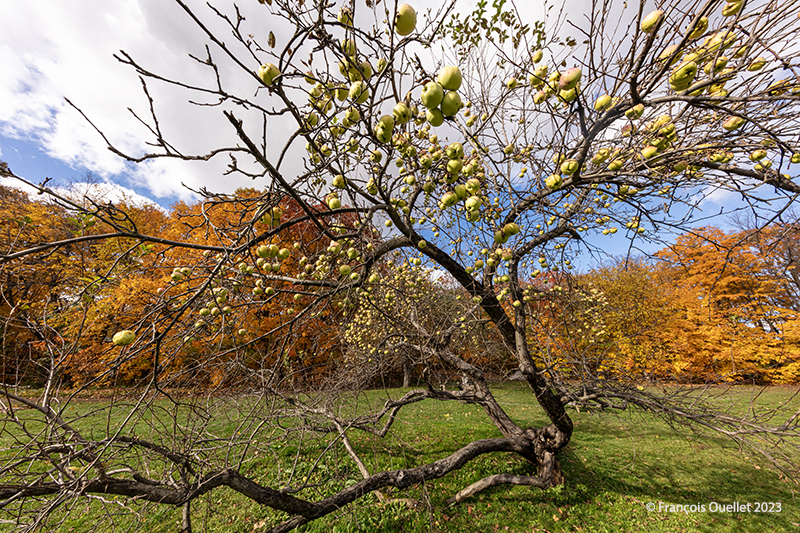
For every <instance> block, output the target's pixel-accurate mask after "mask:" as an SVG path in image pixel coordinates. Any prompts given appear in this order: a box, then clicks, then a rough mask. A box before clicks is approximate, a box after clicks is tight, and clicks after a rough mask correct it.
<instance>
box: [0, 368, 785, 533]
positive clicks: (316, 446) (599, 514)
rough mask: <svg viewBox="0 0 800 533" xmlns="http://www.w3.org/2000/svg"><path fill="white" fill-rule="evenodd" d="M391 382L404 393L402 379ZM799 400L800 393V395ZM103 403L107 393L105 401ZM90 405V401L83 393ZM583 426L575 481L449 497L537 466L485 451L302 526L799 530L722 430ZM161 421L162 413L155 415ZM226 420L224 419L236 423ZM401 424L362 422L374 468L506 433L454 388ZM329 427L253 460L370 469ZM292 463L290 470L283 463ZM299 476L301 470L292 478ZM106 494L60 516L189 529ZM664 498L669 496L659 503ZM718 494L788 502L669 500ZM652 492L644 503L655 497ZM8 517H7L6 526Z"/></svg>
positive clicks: (263, 471) (515, 401) (329, 531)
mask: <svg viewBox="0 0 800 533" xmlns="http://www.w3.org/2000/svg"><path fill="white" fill-rule="evenodd" d="M754 390H755V389H752V388H745V387H739V388H736V389H734V390H732V391H729V392H728V393H727V394H726V396H725V398H726V399H727V400H728V401H732V402H733V403H734V406H735V407H737V408H738V409H741V410H744V409H745V407H746V406H747V405H748V404H749V402H750V401H751V400H752V398H753V391H754ZM794 391H795V389H791V388H781V387H772V388H770V389H768V390H767V391H766V392H765V393H763V394H762V395H761V396H760V397H758V400H757V401H758V402H759V405H762V406H768V405H778V404H780V403H781V402H783V401H785V400H786V399H787V398H790V397H791V394H792V393H793V392H794ZM390 393H391V394H392V395H394V396H398V395H400V394H402V393H403V391H401V390H393V391H390ZM384 394H385V393H383V392H378V391H372V392H370V393H369V394H368V395H366V396H362V397H361V399H362V400H361V401H369V402H370V403H372V404H373V405H377V404H379V403H380V398H381V397H382V395H384ZM496 394H497V397H498V399H499V401H500V402H501V403H502V404H503V406H504V407H505V408H506V409H507V411H508V412H509V414H510V415H511V416H512V417H513V418H514V419H515V420H516V421H517V422H518V423H520V424H521V425H537V424H542V423H544V422H545V419H544V417H543V416H542V414H541V411H540V409H539V408H538V406H537V405H535V404H532V403H531V398H532V396H531V395H530V393H529V392H528V391H526V390H525V388H524V386H522V385H521V384H506V385H503V386H501V387H497V388H496ZM793 402H794V409H795V410H796V409H797V405H796V404H797V400H796V399H795V400H793ZM95 405H98V404H95ZM80 408H81V409H86V410H87V412H88V411H89V410H91V409H92V403H91V402H88V403H83V404H81V406H80ZM571 414H572V416H573V419H574V421H575V434H574V436H573V439H572V442H571V443H570V444H569V446H568V448H567V449H566V450H565V452H564V453H563V454H562V455H561V460H562V464H563V469H564V475H565V478H566V484H565V485H563V486H560V487H556V488H553V489H550V490H547V491H541V490H539V489H531V488H527V487H503V486H501V487H496V488H493V489H490V490H487V491H485V492H483V493H481V494H479V495H477V496H475V497H473V498H472V499H469V500H467V501H465V502H463V503H462V504H460V505H458V506H455V507H452V508H447V507H446V506H445V502H446V500H447V499H448V498H449V497H451V496H452V495H453V494H455V492H457V491H458V490H460V489H461V488H463V487H465V486H466V485H468V484H470V483H472V482H474V481H477V480H478V479H481V478H482V477H484V476H486V475H490V474H495V473H499V472H508V473H518V474H532V473H533V471H532V470H531V468H530V466H529V465H528V464H527V463H526V462H524V461H523V460H521V459H519V458H517V457H516V456H513V455H509V454H499V453H498V454H491V455H487V456H483V457H481V458H479V459H477V460H475V461H473V462H471V463H470V464H469V465H467V466H466V467H465V468H463V469H462V470H460V471H457V472H453V473H451V474H449V475H448V476H446V477H444V478H442V479H439V480H435V481H432V482H430V483H426V484H424V485H423V486H418V487H415V488H413V489H411V490H409V491H405V492H402V493H400V492H397V493H395V492H393V491H387V495H388V496H389V497H390V498H402V499H403V500H402V501H397V502H390V503H381V502H380V501H378V498H377V497H375V496H374V495H370V496H367V497H365V498H363V499H362V500H359V501H358V502H356V503H354V504H352V505H350V506H348V507H346V508H345V509H343V510H341V511H340V512H338V513H336V514H335V515H332V516H329V517H326V518H323V519H320V520H318V521H316V522H312V523H311V524H308V525H307V526H304V527H303V528H301V529H300V531H307V532H317V533H344V532H361V531H380V532H427V531H443V532H444V531H446V532H461V531H476V532H477V531H479V532H484V531H513V532H526V533H527V532H535V531H541V532H544V531H587V532H604V531H608V532H617V531H652V532H677V531H708V532H712V531H713V532H718V531H722V532H728V531H730V532H734V531H736V532H739V531H754V532H762V531H797V530H798V529H800V511H798V508H800V501H798V495H797V491H798V489H800V486H798V485H797V484H795V483H794V482H793V481H788V480H786V479H784V478H782V477H781V476H780V475H779V473H777V472H776V471H774V470H772V469H770V468H769V465H768V464H767V463H766V462H765V461H764V460H763V459H762V458H760V457H759V456H755V455H753V454H752V453H750V452H748V451H747V450H739V449H738V447H736V446H735V445H734V444H733V443H731V442H730V441H727V440H725V439H722V438H719V437H713V438H710V437H706V436H700V435H695V434H693V433H686V432H685V431H681V432H676V431H675V430H674V429H672V428H671V427H670V426H668V425H667V424H666V423H664V422H663V421H661V420H659V419H657V418H655V417H653V416H652V415H649V414H642V413H635V412H625V413H621V414H613V413H603V414H589V413H583V412H581V413H577V412H574V411H573V412H572V413H571ZM151 423H152V422H151ZM233 427H234V426H232V425H230V424H226V422H225V421H220V422H219V424H218V425H217V426H216V429H217V430H219V431H223V430H225V429H226V428H227V430H229V431H230V430H233ZM394 429H395V431H394V433H393V434H392V436H390V437H387V438H385V439H378V438H377V437H374V436H368V435H355V434H354V435H353V438H352V439H353V445H354V446H355V447H356V449H357V450H358V451H359V453H361V454H362V458H363V460H364V462H365V464H366V465H367V468H369V469H370V471H372V472H377V471H378V470H379V469H387V468H388V469H399V468H410V467H414V466H418V465H422V464H425V463H427V462H430V461H433V460H436V459H438V458H441V457H443V456H444V455H447V454H448V453H450V452H452V450H454V449H455V448H457V447H459V446H462V445H464V444H467V443H468V442H470V441H472V440H474V439H480V438H488V437H497V436H499V434H498V432H497V431H496V429H495V428H494V427H493V426H492V425H491V424H490V423H489V422H488V421H487V419H486V417H485V416H484V415H483V412H482V410H481V409H480V408H478V407H476V406H471V405H461V404H457V403H454V402H432V401H427V402H424V403H421V404H415V405H412V406H408V407H407V408H405V409H404V410H403V411H402V412H401V417H400V419H399V420H398V421H397V423H396V425H395V427H394ZM325 442H326V441H315V442H310V443H306V444H305V445H304V446H302V447H300V446H299V443H298V442H284V443H282V444H281V445H276V446H274V447H272V448H270V452H271V453H270V454H269V455H268V456H259V457H256V458H254V459H253V460H251V461H248V462H247V463H246V464H245V466H244V467H243V469H244V471H245V472H246V473H247V474H249V475H252V476H253V477H255V478H256V479H257V480H258V481H260V482H262V483H265V484H273V486H275V483H277V481H276V480H278V479H279V478H280V480H281V482H286V481H287V478H286V477H285V475H286V472H287V471H288V470H290V468H289V467H290V466H292V465H297V464H298V463H299V465H300V466H299V468H298V474H297V475H301V474H308V475H309V480H308V481H309V483H310V484H311V488H307V489H305V490H304V491H303V492H301V493H300V494H299V496H301V497H305V498H309V499H315V500H316V499H320V498H322V497H324V496H326V495H328V494H330V493H331V492H332V491H333V490H334V489H335V488H336V487H339V488H340V487H342V486H345V485H348V484H350V483H354V482H355V481H357V480H358V479H360V477H359V474H358V473H357V471H356V470H355V468H354V466H353V464H352V461H350V459H349V458H348V457H347V455H346V454H345V453H343V451H342V449H341V447H340V446H337V447H336V448H334V450H333V453H332V454H331V455H329V456H326V458H325V459H324V460H322V461H320V462H319V463H318V464H317V467H316V468H315V469H314V470H313V471H312V470H311V465H312V464H313V463H314V461H316V459H317V457H318V456H319V455H320V452H321V446H322V445H323V444H324V443H325ZM278 467H280V468H282V469H283V470H282V472H283V474H281V475H282V476H284V477H281V475H278V474H276V469H277V468H278ZM295 481H297V480H296V479H295ZM109 500H110V502H105V503H100V502H98V501H89V500H79V501H78V503H77V505H75V507H73V512H72V513H71V514H70V515H69V516H67V517H66V519H65V522H64V523H63V524H62V525H61V526H60V527H59V528H58V529H57V531H59V532H66V531H94V530H95V528H97V530H112V531H127V530H129V529H131V528H133V527H134V526H136V525H140V526H142V528H143V530H146V531H148V532H152V533H161V532H164V533H166V532H174V531H177V530H179V524H180V518H181V510H180V509H172V508H166V507H158V506H155V505H153V504H147V505H141V506H139V507H138V510H139V512H140V515H139V517H135V516H134V515H132V514H129V513H128V514H125V513H124V512H122V511H124V510H123V509H122V508H118V509H116V508H115V506H116V504H115V503H113V502H115V501H117V500H113V499H109ZM659 502H662V505H661V507H662V510H661V511H659V510H658V506H659ZM712 502H718V503H724V504H728V503H734V502H738V503H740V504H747V503H751V504H755V503H757V502H780V504H781V511H780V512H779V513H752V512H751V513H731V512H722V513H712V512H705V513H702V512H698V513H679V512H669V511H665V510H664V505H668V504H673V505H674V504H681V505H692V504H696V505H705V506H706V508H708V507H709V506H710V504H711V503H712ZM648 503H653V504H655V505H656V510H655V511H648V510H647V507H646V505H647V504H648ZM192 516H193V522H194V526H195V531H209V532H223V531H224V532H254V531H261V530H266V529H268V528H269V525H274V524H275V521H276V520H277V519H279V518H280V517H281V515H280V514H279V513H276V512H273V511H271V510H269V509H266V508H262V507H260V506H258V505H256V504H254V503H252V502H250V501H248V500H247V499H245V498H244V497H242V496H241V495H239V494H237V493H235V492H233V491H231V490H228V489H218V490H215V491H213V492H211V493H209V494H207V495H205V496H203V497H201V498H200V499H198V500H197V501H196V502H195V503H194V504H193V506H192ZM0 528H2V526H0Z"/></svg>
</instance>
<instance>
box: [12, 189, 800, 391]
mask: <svg viewBox="0 0 800 533" xmlns="http://www.w3.org/2000/svg"><path fill="white" fill-rule="evenodd" d="M0 193H1V194H0V201H1V202H2V204H1V205H0V209H2V215H3V220H4V224H3V234H2V239H3V246H4V247H5V248H6V249H10V248H12V247H13V246H16V247H19V246H20V243H24V246H26V247H31V246H36V245H37V244H44V243H48V242H57V241H64V240H69V239H73V240H75V242H74V244H70V245H68V246H62V247H58V248H56V249H54V250H53V251H44V252H42V253H40V254H35V255H30V256H27V257H25V258H24V259H23V260H20V261H16V262H10V263H7V264H5V265H3V267H2V298H3V300H2V314H3V317H4V322H3V324H4V327H3V346H4V350H3V361H2V364H3V378H4V379H5V380H6V381H7V382H30V383H36V382H37V381H39V380H41V379H42V378H43V374H42V370H41V369H43V368H45V367H47V366H48V365H49V364H50V362H51V361H52V362H53V363H55V365H56V367H57V368H58V369H59V371H60V373H61V376H62V378H63V379H64V380H66V381H67V382H69V383H72V384H75V385H78V384H87V383H94V384H96V385H99V386H106V385H109V384H112V383H128V384H137V383H138V384H143V383H146V382H147V380H148V379H150V377H151V376H152V374H153V369H154V365H156V364H157V365H158V371H159V373H160V375H161V377H162V378H166V380H167V381H166V382H167V383H168V384H170V385H172V386H180V387H186V386H191V387H216V386H236V385H241V384H243V383H241V382H239V379H240V378H242V379H243V376H245V375H246V374H248V373H247V372H244V370H247V371H252V370H259V371H261V372H265V373H269V374H270V375H271V376H272V377H275V373H277V374H278V375H279V377H280V379H281V382H282V383H284V384H289V385H292V386H300V387H308V386H311V385H313V384H315V383H317V384H319V383H321V382H323V381H325V379H326V378H327V377H329V376H330V375H331V374H332V373H333V372H334V371H337V369H338V372H339V373H340V375H344V374H342V373H343V372H345V371H346V370H347V369H348V368H353V367H355V368H358V369H359V378H358V379H359V380H361V381H364V380H365V379H366V380H367V381H368V382H373V383H378V382H385V380H386V379H389V380H390V381H392V380H394V381H392V382H397V381H396V380H397V379H399V376H403V378H404V379H403V381H404V383H405V384H409V383H410V381H411V379H412V377H413V378H415V379H424V378H425V376H423V375H422V373H423V369H424V368H425V367H426V361H428V362H430V361H429V359H428V358H427V357H426V355H425V354H424V353H419V352H418V351H415V350H412V349H410V348H409V346H412V345H413V342H412V341H413V340H414V339H415V338H416V337H417V336H418V335H419V334H420V333H424V334H426V335H427V334H430V333H431V332H435V331H444V332H451V333H447V334H448V335H452V336H453V339H452V343H451V345H452V346H453V347H454V348H453V349H455V350H457V351H458V352H459V356H460V357H464V358H466V359H467V360H474V361H481V362H482V364H485V365H487V364H488V366H489V367H490V368H494V369H495V373H494V375H495V376H497V377H502V376H508V375H510V373H512V372H513V368H514V365H513V364H512V363H513V362H512V361H510V360H507V358H506V357H504V355H503V354H504V353H505V352H504V349H503V347H502V343H501V342H500V340H499V339H498V338H495V337H493V336H492V335H491V334H490V333H489V332H488V331H487V330H485V328H483V327H482V326H481V319H483V318H484V317H483V316H482V313H481V312H480V311H479V309H478V308H477V306H476V305H475V303H474V302H472V301H471V299H470V298H468V297H467V295H466V293H463V292H462V291H459V290H456V289H454V288H452V287H451V286H449V285H448V284H447V283H446V282H445V281H443V280H434V279H433V277H431V276H432V274H429V278H427V279H425V280H424V285H425V286H424V287H422V286H419V283H421V281H420V280H419V278H416V277H415V276H413V275H410V270H409V268H408V267H409V264H408V263H407V262H405V263H403V264H399V263H398V264H391V263H387V264H385V265H383V266H381V267H380V268H378V269H377V270H376V271H375V274H373V277H375V279H373V280H369V281H371V283H367V285H366V286H365V288H364V289H361V290H359V291H357V292H354V293H352V294H347V293H344V294H342V295H340V296H339V297H338V299H337V300H334V301H332V302H325V303H324V304H323V305H320V306H319V307H315V306H314V305H313V302H314V300H315V298H316V295H315V293H314V291H313V290H310V289H305V290H304V291H297V290H296V288H293V287H292V284H291V282H290V281H282V280H281V279H280V274H281V273H289V274H291V275H292V276H297V275H300V274H301V273H303V274H302V275H303V276H314V275H319V273H320V272H323V271H325V269H326V267H325V257H326V253H327V254H328V255H331V254H334V255H335V254H350V256H351V257H353V258H355V259H357V257H358V251H357V250H354V249H348V248H345V247H339V246H338V245H337V246H334V247H331V245H330V242H329V241H328V240H326V239H325V238H324V237H321V236H320V235H321V234H320V232H319V231H318V228H316V227H314V225H313V224H312V223H311V222H307V223H301V224H297V225H294V226H292V228H291V230H290V231H288V232H282V233H280V238H278V237H277V236H273V237H271V238H270V239H269V240H264V241H263V242H261V243H259V245H258V246H256V247H253V249H250V250H248V251H247V252H246V253H243V254H241V255H240V256H239V257H236V258H234V261H232V262H231V261H227V262H222V261H221V259H222V257H221V256H220V255H219V253H217V252H215V251H214V247H220V246H223V245H226V244H228V243H229V242H230V240H231V239H237V238H239V236H237V235H236V230H235V228H236V227H237V223H242V224H244V223H246V222H247V221H248V220H247V216H251V215H252V214H253V213H255V209H256V208H257V204H258V203H259V200H258V194H257V192H256V191H246V190H245V191H239V192H238V193H237V200H236V201H234V202H229V201H226V202H218V203H216V202H214V201H206V202H198V203H195V204H185V203H178V204H176V205H175V206H174V207H173V209H172V210H171V211H170V212H164V211H162V210H159V209H157V208H154V207H152V206H133V205H127V204H125V203H120V204H118V205H117V206H115V207H114V210H115V211H114V216H115V217H116V218H117V220H118V221H119V222H118V223H119V224H121V225H128V226H129V227H130V229H131V231H133V230H137V231H142V232H147V233H150V234H158V235H160V236H161V237H163V238H164V239H165V240H166V241H170V240H179V239H180V240H183V241H186V242H191V243H193V244H195V245H196V246H197V248H196V249H191V248H182V249H180V250H178V249H176V248H173V247H171V246H169V245H168V244H163V245H162V244H152V243H151V244H142V243H140V242H138V241H136V240H134V239H126V238H123V237H118V236H117V237H114V238H109V239H99V240H93V241H81V240H80V237H82V236H85V235H89V234H91V235H95V236H97V235H102V234H104V233H107V232H109V231H111V229H112V228H109V227H107V224H105V223H98V222H97V221H96V220H94V219H81V218H74V217H72V216H70V214H69V211H68V210H67V209H66V208H65V206H63V205H61V206H60V205H58V203H56V202H52V201H50V202H41V201H36V200H32V199H30V198H29V197H28V196H26V195H25V194H23V193H21V192H18V191H16V190H14V189H10V188H3V189H2V190H0ZM283 208H284V211H285V214H284V217H285V218H284V220H286V219H291V218H293V217H301V216H302V213H301V212H300V211H299V209H298V208H297V206H296V205H294V204H292V203H291V202H287V203H285V204H284V206H283ZM214 228H225V233H223V232H222V231H220V232H219V233H215V232H214V231H212V230H213V229H214ZM231 228H233V229H231ZM116 229H119V228H116ZM210 229H211V230H210ZM375 242H376V243H377V242H378V241H377V240H376V241H375ZM797 245H798V228H797V227H796V226H795V225H787V224H774V225H772V226H769V227H768V228H766V229H764V230H761V231H758V232H756V231H737V232H730V233H726V232H724V231H722V230H720V229H718V228H713V227H706V228H698V229H696V230H693V231H691V232H689V233H687V234H684V235H682V236H680V237H679V238H678V239H677V240H676V242H675V244H674V245H672V246H670V247H668V248H665V249H663V250H662V251H661V252H659V253H658V254H657V255H656V257H655V258H654V259H653V260H649V261H645V260H628V261H624V262H620V263H618V264H613V265H607V266H603V267H599V268H596V269H594V270H592V271H590V272H587V273H585V274H579V275H568V274H566V273H557V272H545V273H542V274H541V275H539V276H537V277H536V278H534V279H531V280H529V282H528V284H527V286H526V289H525V295H526V296H525V302H524V305H527V306H528V307H529V309H531V310H532V311H533V312H532V316H533V317H534V320H532V321H531V323H530V325H529V328H528V330H529V336H530V338H531V339H532V340H533V342H532V345H533V346H534V348H535V349H536V357H537V358H538V360H540V361H541V362H542V363H543V364H544V365H546V366H548V367H552V368H558V369H559V370H561V371H565V372H566V374H567V375H571V376H573V377H575V378H580V379H588V378H590V377H592V376H599V377H600V378H601V379H602V378H603V377H604V376H612V375H613V376H615V377H617V378H619V377H620V376H625V378H626V379H630V380H632V381H635V382H647V381H650V380H655V379H667V380H679V381H688V382H704V381H709V380H717V379H720V378H721V379H725V380H729V381H740V380H750V381H753V380H755V381H759V382H775V383H796V382H798V381H800V322H798V317H797V310H798V295H799V294H800V283H798V282H799V281H800V277H799V276H798V272H797V270H796V264H797V263H796V261H795V257H797V254H798V253H799V251H798V249H797ZM260 247H271V251H270V252H269V253H267V252H266V251H265V249H263V248H262V249H261V250H260V252H261V253H259V249H260ZM278 254H280V255H278ZM287 254H288V255H287ZM283 255H285V256H286V257H285V258H283V259H281V256H283ZM310 257H316V258H317V261H316V263H315V264H314V265H311V263H310V262H309V259H308V258H310ZM320 257H322V258H323V259H322V260H320V259H319V258H320ZM356 263H357V261H354V262H353V264H356ZM503 305H504V306H505V307H507V308H508V309H509V310H510V309H511V308H512V303H511V302H509V301H508V300H506V301H504V302H503ZM516 305H519V302H517V304H516ZM296 309H303V310H304V311H303V313H305V316H303V317H302V319H298V317H296V316H294V313H295V312H296ZM412 311H413V312H412ZM470 313H472V314H473V315H474V316H473V318H472V319H471V320H470V321H469V322H470V323H466V322H465V323H453V317H458V316H470ZM345 318H346V320H345ZM291 320H293V322H292V327H291V328H287V327H286V325H287V324H288V323H289V322H290V321H291ZM144 321H147V322H148V323H151V324H154V326H151V327H150V329H142V330H138V331H137V336H138V337H139V340H140V342H141V344H138V345H137V344H134V345H133V346H131V347H125V348H124V349H120V348H119V347H115V346H113V344H111V342H110V339H111V336H112V335H113V334H114V333H115V332H116V331H119V330H121V329H136V328H137V326H138V325H139V324H141V323H144ZM167 329H169V330H170V331H171V332H174V333H171V334H170V335H165V336H163V337H162V338H158V337H159V332H160V331H165V330H167ZM148 339H150V340H152V339H158V341H157V351H156V352H154V351H153V350H151V349H143V348H142V347H143V346H144V345H145V344H146V343H147V342H148ZM137 348H138V349H137ZM210 354H214V355H213V356H212V355H210ZM367 368H370V369H371V371H370V372H366V373H365V372H364V370H365V369H367ZM237 369H239V370H240V371H237ZM345 373H346V372H345ZM250 384H252V383H250ZM363 384H364V383H360V385H363Z"/></svg>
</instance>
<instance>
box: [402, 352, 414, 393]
mask: <svg viewBox="0 0 800 533" xmlns="http://www.w3.org/2000/svg"><path fill="white" fill-rule="evenodd" d="M413 375H414V365H413V364H411V361H409V360H408V358H406V359H404V360H403V387H410V386H411V377H412V376H413Z"/></svg>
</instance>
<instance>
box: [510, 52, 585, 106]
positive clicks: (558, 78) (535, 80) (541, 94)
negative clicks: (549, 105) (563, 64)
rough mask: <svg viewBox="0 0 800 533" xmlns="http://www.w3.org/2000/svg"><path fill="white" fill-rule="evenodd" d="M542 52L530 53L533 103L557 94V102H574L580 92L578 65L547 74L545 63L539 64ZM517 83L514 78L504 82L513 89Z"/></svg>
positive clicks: (530, 81)
mask: <svg viewBox="0 0 800 533" xmlns="http://www.w3.org/2000/svg"><path fill="white" fill-rule="evenodd" d="M542 57H543V53H542V51H541V50H536V51H535V52H533V54H532V55H531V60H532V62H533V63H534V64H536V65H537V66H536V68H535V69H534V70H533V73H531V74H530V76H528V82H529V83H530V85H531V87H532V88H534V89H537V91H536V92H535V93H534V94H533V103H534V104H536V105H539V104H541V103H543V102H544V101H546V100H547V99H548V98H550V97H552V96H555V95H557V96H558V100H559V102H563V103H565V104H568V103H570V102H574V101H575V100H576V99H577V98H578V95H579V94H580V81H581V76H582V74H583V72H582V71H581V69H580V68H578V67H573V68H568V69H566V70H565V71H563V72H560V71H555V72H552V73H551V74H550V75H548V68H547V65H546V64H543V63H542V64H539V63H540V62H541V60H542ZM517 84H518V81H517V79H516V78H511V79H510V80H508V81H507V82H506V87H508V88H509V89H514V88H515V87H516V86H517Z"/></svg>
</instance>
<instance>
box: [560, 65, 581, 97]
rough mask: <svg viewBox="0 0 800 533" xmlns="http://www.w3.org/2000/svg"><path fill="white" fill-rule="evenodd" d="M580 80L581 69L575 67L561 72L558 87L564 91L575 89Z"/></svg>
mask: <svg viewBox="0 0 800 533" xmlns="http://www.w3.org/2000/svg"><path fill="white" fill-rule="evenodd" d="M579 81H581V69H579V68H577V67H573V68H570V69H567V70H565V71H564V73H563V74H561V78H560V79H559V80H558V88H559V89H561V90H562V91H569V90H570V89H574V88H575V86H577V85H578V82H579Z"/></svg>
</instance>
